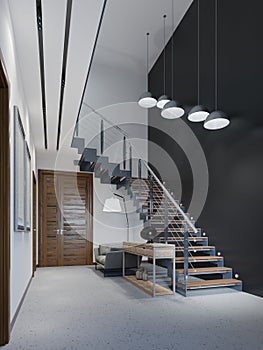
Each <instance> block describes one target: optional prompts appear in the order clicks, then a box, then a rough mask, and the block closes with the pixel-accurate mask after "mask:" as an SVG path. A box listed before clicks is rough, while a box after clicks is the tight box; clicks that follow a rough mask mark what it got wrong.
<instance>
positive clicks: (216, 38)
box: [215, 0, 218, 110]
mask: <svg viewBox="0 0 263 350" xmlns="http://www.w3.org/2000/svg"><path fill="white" fill-rule="evenodd" d="M217 109H218V1H217V0H215V110H217Z"/></svg>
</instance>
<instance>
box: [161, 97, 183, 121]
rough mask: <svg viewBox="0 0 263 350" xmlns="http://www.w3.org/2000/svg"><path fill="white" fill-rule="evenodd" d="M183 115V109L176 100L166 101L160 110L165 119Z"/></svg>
mask: <svg viewBox="0 0 263 350" xmlns="http://www.w3.org/2000/svg"><path fill="white" fill-rule="evenodd" d="M183 115H184V109H183V108H182V107H181V106H180V105H179V103H178V102H177V101H174V100H173V101H170V102H168V103H166V105H165V106H164V107H163V110H162V112H161V116H162V117H163V118H166V119H176V118H180V117H182V116H183Z"/></svg>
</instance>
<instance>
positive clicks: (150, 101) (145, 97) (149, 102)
mask: <svg viewBox="0 0 263 350" xmlns="http://www.w3.org/2000/svg"><path fill="white" fill-rule="evenodd" d="M156 103H157V100H156V98H154V97H153V95H152V93H151V92H149V91H146V92H144V93H143V94H142V95H141V97H140V98H139V101H138V105H139V106H140V107H143V108H152V107H155V106H156Z"/></svg>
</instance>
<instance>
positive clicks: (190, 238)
mask: <svg viewBox="0 0 263 350" xmlns="http://www.w3.org/2000/svg"><path fill="white" fill-rule="evenodd" d="M158 238H159V239H160V240H161V241H165V239H166V238H165V237H158ZM183 239H184V236H177V237H167V241H182V240H183ZM206 239H207V237H189V238H188V240H189V241H194V242H197V241H205V240H206Z"/></svg>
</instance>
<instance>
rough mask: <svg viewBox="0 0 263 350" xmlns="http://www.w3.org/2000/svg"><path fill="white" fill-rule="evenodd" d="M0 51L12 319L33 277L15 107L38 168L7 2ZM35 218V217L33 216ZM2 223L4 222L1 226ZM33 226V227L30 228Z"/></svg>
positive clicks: (0, 19)
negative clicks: (20, 192) (21, 227)
mask: <svg viewBox="0 0 263 350" xmlns="http://www.w3.org/2000/svg"><path fill="white" fill-rule="evenodd" d="M0 50H1V56H2V58H3V61H4V65H5V68H6V71H7V76H8V79H9V82H10V99H9V110H10V154H11V160H10V166H11V168H10V171H11V178H10V184H11V185H10V186H11V197H10V199H11V207H10V220H11V225H10V227H11V237H10V241H11V276H10V277H11V278H10V279H11V282H10V283H11V305H10V308H11V310H10V314H11V320H12V318H13V316H14V314H15V312H16V310H17V307H18V305H19V303H20V301H21V298H22V296H23V294H24V292H25V290H26V287H27V285H28V283H29V281H30V278H31V276H32V233H31V232H30V233H18V232H14V162H13V154H14V113H13V108H14V105H16V106H18V108H19V111H20V115H21V119H22V123H23V126H24V129H25V133H26V139H27V141H28V144H29V148H30V153H31V158H32V169H35V164H36V162H35V150H34V146H33V143H32V140H31V138H30V123H29V115H28V110H27V106H26V103H25V98H24V91H23V85H22V83H21V70H20V69H21V67H20V66H19V64H18V60H17V53H16V46H15V40H14V35H13V29H12V22H11V18H10V12H9V5H8V1H7V0H0ZM31 217H32V216H31ZM0 224H1V223H0ZM31 227H32V225H31Z"/></svg>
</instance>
